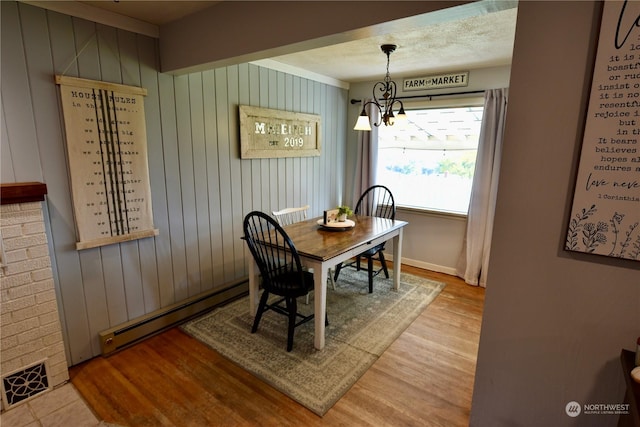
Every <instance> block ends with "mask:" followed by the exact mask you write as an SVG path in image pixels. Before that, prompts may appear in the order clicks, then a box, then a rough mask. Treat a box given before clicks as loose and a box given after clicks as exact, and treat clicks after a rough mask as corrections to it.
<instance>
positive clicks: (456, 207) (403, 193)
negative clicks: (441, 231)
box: [377, 98, 483, 215]
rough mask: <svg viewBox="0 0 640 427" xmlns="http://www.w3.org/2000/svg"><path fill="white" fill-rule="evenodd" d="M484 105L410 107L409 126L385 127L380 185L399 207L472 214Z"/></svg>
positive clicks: (380, 135)
mask: <svg viewBox="0 0 640 427" xmlns="http://www.w3.org/2000/svg"><path fill="white" fill-rule="evenodd" d="M431 104H432V105H433V103H431ZM464 104H466V105H464ZM449 105H451V104H449ZM482 105H483V103H482V99H478V98H474V99H473V100H466V102H464V103H462V105H461V104H460V102H458V105H455V106H437V107H433V106H431V107H430V108H425V107H420V106H415V107H413V106H410V105H405V110H406V113H407V119H408V121H407V123H406V124H405V125H404V126H400V124H399V123H397V124H396V125H394V126H380V128H379V133H378V170H377V182H378V183H379V184H383V185H385V186H387V187H389V189H390V190H391V192H392V193H393V196H394V199H395V202H396V205H397V206H406V207H412V208H418V209H425V210H432V211H440V212H453V213H461V214H465V215H466V214H467V210H468V208H469V199H470V197H471V184H472V182H473V173H474V169H475V163H476V154H477V152H478V138H479V136H480V124H481V123H482V113H483V106H482ZM407 107H409V108H407Z"/></svg>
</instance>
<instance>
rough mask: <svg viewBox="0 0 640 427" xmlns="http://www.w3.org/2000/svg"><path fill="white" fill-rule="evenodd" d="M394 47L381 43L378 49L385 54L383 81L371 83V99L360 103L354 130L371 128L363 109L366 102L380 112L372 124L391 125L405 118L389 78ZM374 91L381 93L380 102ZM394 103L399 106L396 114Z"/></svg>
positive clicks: (393, 84) (393, 85) (394, 84)
mask: <svg viewBox="0 0 640 427" xmlns="http://www.w3.org/2000/svg"><path fill="white" fill-rule="evenodd" d="M396 47H397V46H396V45H395V44H383V45H382V46H380V49H382V51H383V52H384V53H385V54H386V55H387V74H386V75H385V76H384V80H383V81H381V82H377V83H376V84H375V85H373V100H371V101H367V102H365V103H364V104H362V112H361V113H360V116H359V117H358V121H357V122H356V125H355V126H354V128H353V129H354V130H371V124H370V122H369V116H367V112H366V111H365V107H366V106H367V105H368V104H373V105H374V106H376V107H377V108H378V111H379V112H380V120H378V122H376V123H374V126H380V125H381V124H382V123H384V125H385V126H393V124H394V123H395V122H396V121H397V120H406V119H407V116H406V114H405V113H404V105H403V104H402V101H400V100H399V99H397V98H396V82H394V81H393V80H391V76H390V75H389V56H390V55H391V52H393V51H395V50H396ZM376 92H381V93H382V97H381V98H380V102H379V101H378V98H379V96H376ZM395 104H398V105H399V107H400V110H399V111H398V115H397V116H395V115H394V114H393V107H394V105H395Z"/></svg>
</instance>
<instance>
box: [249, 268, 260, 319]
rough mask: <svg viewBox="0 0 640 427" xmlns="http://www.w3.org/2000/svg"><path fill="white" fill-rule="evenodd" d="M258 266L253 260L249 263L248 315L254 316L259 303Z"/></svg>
mask: <svg viewBox="0 0 640 427" xmlns="http://www.w3.org/2000/svg"><path fill="white" fill-rule="evenodd" d="M259 271H260V270H259V269H258V266H257V265H256V262H255V260H254V259H253V258H251V261H249V313H251V314H252V315H253V316H255V314H256V312H257V311H258V304H259V303H260V296H259V290H260V289H259V287H260V279H259V277H258V272H259Z"/></svg>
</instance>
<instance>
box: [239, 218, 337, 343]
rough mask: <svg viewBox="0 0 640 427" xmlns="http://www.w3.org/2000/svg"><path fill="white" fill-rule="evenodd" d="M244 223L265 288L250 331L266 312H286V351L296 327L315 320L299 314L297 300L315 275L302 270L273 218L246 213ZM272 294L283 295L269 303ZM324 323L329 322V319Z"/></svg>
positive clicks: (254, 329)
mask: <svg viewBox="0 0 640 427" xmlns="http://www.w3.org/2000/svg"><path fill="white" fill-rule="evenodd" d="M243 226H244V239H245V240H246V242H247V245H248V246H249V250H250V251H251V255H253V258H254V259H255V262H256V264H257V265H258V269H259V270H260V275H261V277H262V288H263V292H262V296H261V297H260V303H259V305H258V310H257V312H256V317H255V319H254V321H253V327H252V328H251V333H255V332H256V331H257V330H258V325H259V324H260V319H261V318H262V315H263V314H264V313H265V312H266V311H268V310H273V311H275V312H277V313H280V314H284V315H286V316H287V317H288V319H289V322H288V333H287V351H291V349H292V348H293V332H294V329H295V328H296V327H297V326H300V325H301V324H303V323H305V322H308V321H309V320H312V319H313V314H311V315H309V316H304V315H302V314H300V313H298V303H297V298H298V297H304V296H305V295H307V293H309V291H311V290H312V289H313V274H311V273H309V272H308V271H304V270H303V268H302V265H301V263H300V255H299V254H298V251H297V250H296V248H295V246H294V245H293V242H292V241H291V239H290V238H289V236H288V235H287V233H286V232H285V231H284V230H283V229H282V227H281V226H280V225H279V224H278V222H277V221H276V220H275V219H274V218H272V217H271V216H269V215H267V214H265V213H263V212H258V211H253V212H250V213H249V214H247V215H246V216H245V218H244V223H243ZM271 294H273V295H277V296H279V297H281V298H276V301H273V302H269V296H270V295H271ZM283 303H284V305H283ZM298 318H300V320H298ZM325 323H326V324H328V323H329V322H328V320H325Z"/></svg>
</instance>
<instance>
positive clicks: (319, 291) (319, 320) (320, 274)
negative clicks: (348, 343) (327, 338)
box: [313, 264, 327, 350]
mask: <svg viewBox="0 0 640 427" xmlns="http://www.w3.org/2000/svg"><path fill="white" fill-rule="evenodd" d="M313 285H314V286H313V287H314V290H313V315H314V319H313V323H314V324H315V333H314V342H313V344H314V346H315V348H317V349H318V350H322V349H323V348H324V322H325V316H326V313H327V268H326V267H325V266H323V265H322V264H319V265H314V266H313Z"/></svg>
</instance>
